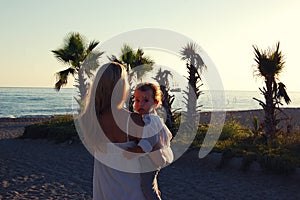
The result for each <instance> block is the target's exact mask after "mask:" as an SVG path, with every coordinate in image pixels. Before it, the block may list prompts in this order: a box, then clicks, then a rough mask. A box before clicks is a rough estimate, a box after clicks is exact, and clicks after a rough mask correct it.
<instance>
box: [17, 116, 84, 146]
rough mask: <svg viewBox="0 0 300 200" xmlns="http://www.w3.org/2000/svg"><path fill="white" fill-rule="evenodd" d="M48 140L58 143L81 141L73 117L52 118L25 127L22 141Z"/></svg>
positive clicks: (21, 137)
mask: <svg viewBox="0 0 300 200" xmlns="http://www.w3.org/2000/svg"><path fill="white" fill-rule="evenodd" d="M26 138H27V139H47V140H51V141H55V142H57V143H61V142H66V141H69V142H70V141H80V140H79V136H78V134H77V131H76V129H75V124H74V119H73V116H72V115H62V116H52V117H51V118H49V120H44V121H42V122H40V123H37V124H32V125H29V126H26V127H25V130H24V133H23V135H22V136H20V139H26Z"/></svg>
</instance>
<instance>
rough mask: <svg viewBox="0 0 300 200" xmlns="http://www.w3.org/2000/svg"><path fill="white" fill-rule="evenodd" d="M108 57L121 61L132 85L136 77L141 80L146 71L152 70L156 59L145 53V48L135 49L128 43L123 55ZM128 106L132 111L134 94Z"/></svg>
mask: <svg viewBox="0 0 300 200" xmlns="http://www.w3.org/2000/svg"><path fill="white" fill-rule="evenodd" d="M108 59H109V60H110V61H114V62H118V63H121V64H123V65H124V66H125V67H126V69H127V72H128V75H129V82H130V85H132V81H133V80H134V79H136V80H135V81H136V82H137V81H141V80H142V77H143V76H144V75H145V73H146V72H148V71H151V70H152V69H153V65H154V61H153V60H152V59H151V58H150V57H149V56H145V55H144V51H143V49H141V48H138V50H136V51H135V50H134V49H133V48H132V47H131V46H129V45H128V44H124V45H123V47H122V48H121V55H120V56H119V57H118V58H117V57H116V56H114V55H112V56H111V57H109V58H108ZM130 70H131V72H130ZM128 108H129V110H130V111H133V96H131V97H130V99H129V105H128Z"/></svg>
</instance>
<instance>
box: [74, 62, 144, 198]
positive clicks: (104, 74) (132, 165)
mask: <svg viewBox="0 0 300 200" xmlns="http://www.w3.org/2000/svg"><path fill="white" fill-rule="evenodd" d="M128 93H129V86H128V80H127V72H126V70H125V68H124V67H123V66H122V65H120V64H118V63H114V62H113V63H109V64H105V65H104V66H102V67H101V68H100V69H99V71H98V72H97V75H96V77H95V80H94V84H93V85H92V87H91V90H90V91H89V96H88V98H87V99H88V100H87V101H88V102H87V103H86V105H87V106H86V109H85V111H84V112H83V114H82V115H81V117H79V118H78V120H77V123H76V126H77V130H79V131H78V132H79V135H80V137H81V140H82V142H83V143H84V145H85V147H86V148H87V149H88V150H89V151H90V152H91V153H92V155H94V158H95V159H94V175H93V199H99V200H100V199H101V200H115V199H118V200H123V199H124V200H129V199H130V200H144V199H145V197H144V195H143V193H142V189H141V181H140V174H139V172H140V168H139V166H140V165H139V161H138V157H136V159H135V158H134V159H130V160H128V159H126V158H125V157H124V156H123V153H124V150H126V149H127V148H134V147H136V144H137V138H138V137H140V136H141V135H142V130H143V125H144V123H143V121H142V118H141V116H139V115H138V114H136V113H131V112H129V111H128V110H126V109H124V108H123V105H124V103H125V101H126V99H127V96H128Z"/></svg>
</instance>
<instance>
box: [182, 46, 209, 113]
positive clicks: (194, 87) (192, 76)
mask: <svg viewBox="0 0 300 200" xmlns="http://www.w3.org/2000/svg"><path fill="white" fill-rule="evenodd" d="M199 49H200V48H199V47H198V46H197V44H195V43H192V42H191V43H188V44H187V45H186V46H185V47H183V48H182V50H181V51H180V54H181V55H182V56H183V57H182V60H186V61H187V63H186V67H187V70H188V74H189V75H188V77H187V79H188V83H189V84H188V91H185V94H186V95H187V97H184V99H185V100H186V105H187V113H188V114H189V115H194V114H196V112H197V111H199V106H197V99H198V98H199V96H200V94H201V93H202V92H201V91H200V89H199V88H200V86H201V85H202V84H200V81H201V77H200V74H201V73H202V71H203V70H204V69H206V68H207V67H206V65H205V64H204V62H203V60H202V58H201V56H200V54H199V53H198V52H199Z"/></svg>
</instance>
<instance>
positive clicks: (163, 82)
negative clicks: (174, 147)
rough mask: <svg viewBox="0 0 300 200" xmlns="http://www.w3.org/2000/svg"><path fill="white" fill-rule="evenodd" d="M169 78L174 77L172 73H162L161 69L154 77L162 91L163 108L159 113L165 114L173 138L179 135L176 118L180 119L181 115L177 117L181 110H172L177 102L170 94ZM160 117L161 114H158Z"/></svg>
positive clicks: (165, 71)
mask: <svg viewBox="0 0 300 200" xmlns="http://www.w3.org/2000/svg"><path fill="white" fill-rule="evenodd" d="M169 77H173V75H172V73H171V71H169V70H164V71H162V69H161V68H159V70H158V72H157V73H156V76H155V77H152V78H153V79H154V80H155V81H156V82H157V83H158V84H159V86H160V90H161V91H162V108H163V110H161V109H158V110H157V111H158V112H159V111H161V113H163V118H165V119H164V121H165V124H166V126H167V127H168V128H169V130H170V131H171V133H172V135H173V137H174V136H175V135H176V133H177V128H176V125H175V123H176V117H179V115H176V113H177V112H178V110H179V109H172V104H173V102H174V100H175V96H174V95H172V94H171V93H170V82H169ZM158 114H159V115H160V113H158Z"/></svg>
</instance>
